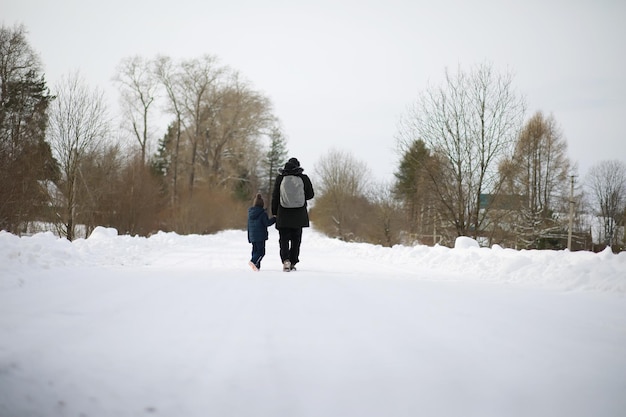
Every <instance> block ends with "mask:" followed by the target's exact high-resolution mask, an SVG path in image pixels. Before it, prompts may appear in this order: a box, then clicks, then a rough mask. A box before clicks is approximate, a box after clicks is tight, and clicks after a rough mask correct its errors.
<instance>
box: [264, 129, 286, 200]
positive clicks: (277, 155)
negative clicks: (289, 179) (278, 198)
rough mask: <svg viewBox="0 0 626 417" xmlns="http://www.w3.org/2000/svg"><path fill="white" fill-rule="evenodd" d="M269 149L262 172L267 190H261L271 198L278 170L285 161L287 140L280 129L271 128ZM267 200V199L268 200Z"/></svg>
mask: <svg viewBox="0 0 626 417" xmlns="http://www.w3.org/2000/svg"><path fill="white" fill-rule="evenodd" d="M269 136H270V148H269V150H268V151H267V154H266V156H265V160H264V161H263V165H264V166H263V172H264V173H265V178H266V180H267V189H265V190H261V191H262V192H264V193H265V194H266V195H268V196H269V197H271V193H272V190H273V188H274V181H275V180H276V175H277V173H278V168H280V167H281V166H282V165H283V164H284V163H285V162H286V161H287V155H288V153H287V152H288V151H287V140H286V139H285V136H284V135H283V133H282V132H281V130H280V128H278V127H276V126H275V127H273V128H272V131H271V133H270V135H269ZM268 200H269V198H268Z"/></svg>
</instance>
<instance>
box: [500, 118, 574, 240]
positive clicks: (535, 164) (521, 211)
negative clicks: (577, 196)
mask: <svg viewBox="0 0 626 417" xmlns="http://www.w3.org/2000/svg"><path fill="white" fill-rule="evenodd" d="M571 169H572V166H571V163H570V161H569V158H568V157H567V143H566V142H565V140H564V138H563V135H562V133H561V131H560V129H559V127H558V126H557V123H556V120H555V119H554V117H553V116H549V117H547V118H546V117H544V115H543V114H542V113H541V112H537V113H535V115H534V116H533V117H531V119H530V120H529V121H528V122H527V123H526V125H525V126H524V128H523V130H522V131H521V133H520V135H519V137H518V140H517V143H516V145H515V151H514V154H513V157H512V158H511V159H510V160H508V161H506V162H504V163H503V164H502V165H501V174H502V176H503V178H504V180H505V186H504V188H503V191H504V192H505V193H506V194H508V195H512V196H518V197H519V198H517V199H515V201H518V202H519V203H520V206H519V207H511V209H516V211H517V214H518V218H517V222H516V226H517V238H518V241H519V242H521V243H523V246H524V247H526V248H537V247H538V245H539V244H540V240H541V239H546V238H549V237H558V236H557V235H558V234H559V232H562V231H563V230H564V228H565V225H564V224H561V223H560V222H559V219H558V217H557V216H556V215H555V212H556V211H557V209H560V208H561V207H560V203H561V202H562V201H566V200H567V199H568V197H567V196H568V193H569V183H570V182H569V177H570V174H571ZM495 198H496V199H497V198H498V197H497V196H496V197H495ZM509 200H512V199H509Z"/></svg>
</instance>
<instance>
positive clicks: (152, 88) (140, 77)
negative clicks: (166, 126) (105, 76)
mask: <svg viewBox="0 0 626 417" xmlns="http://www.w3.org/2000/svg"><path fill="white" fill-rule="evenodd" d="M113 80H114V81H115V82H116V83H117V85H118V88H119V91H120V95H121V102H122V108H123V109H124V112H125V115H126V116H127V117H128V121H129V123H130V129H131V131H132V134H133V135H134V136H135V138H136V139H137V142H138V143H139V149H140V152H141V162H142V163H144V164H145V162H146V148H147V146H148V144H149V141H150V138H151V133H152V132H151V129H150V125H149V116H150V108H151V106H152V104H153V103H154V101H155V98H156V94H157V90H158V87H159V81H158V78H157V77H156V74H155V71H154V70H153V69H152V62H151V61H149V60H147V59H145V58H142V57H140V56H138V55H136V56H133V57H130V58H125V59H123V60H122V61H121V62H120V64H119V65H118V67H117V73H116V75H115V77H114V78H113Z"/></svg>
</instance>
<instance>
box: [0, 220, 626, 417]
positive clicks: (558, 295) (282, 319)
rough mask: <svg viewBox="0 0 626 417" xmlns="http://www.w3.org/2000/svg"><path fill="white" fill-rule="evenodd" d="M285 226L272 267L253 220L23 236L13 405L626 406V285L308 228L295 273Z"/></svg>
mask: <svg viewBox="0 0 626 417" xmlns="http://www.w3.org/2000/svg"><path fill="white" fill-rule="evenodd" d="M274 238H275V236H274V234H272V237H271V238H270V239H271V240H270V241H269V242H268V256H267V258H266V259H265V260H264V262H263V270H262V271H261V272H259V273H254V272H252V271H251V270H249V269H248V267H247V265H246V261H247V256H248V253H249V248H248V245H247V242H245V234H244V233H243V232H227V233H224V234H220V235H217V236H213V237H197V236H196V237H182V236H176V235H174V236H172V235H161V237H160V238H159V239H161V242H159V244H156V243H152V244H151V243H150V242H151V239H148V240H142V241H141V242H142V243H139V244H138V243H137V242H136V240H132V239H131V238H128V239H127V238H124V237H116V238H114V237H109V238H106V237H104V238H102V239H101V240H97V239H94V240H93V241H92V242H90V241H91V240H92V239H88V240H86V241H82V242H75V243H73V244H71V245H70V246H68V245H69V244H66V243H65V242H56V243H55V242H52V243H51V239H41V240H42V241H46V243H42V242H37V244H36V245H34V244H33V245H31V246H28V248H26V247H25V246H24V245H25V244H26V243H24V242H22V243H21V245H22V246H21V249H20V251H21V252H19V255H15V256H13V258H11V259H12V263H9V266H8V267H6V268H5V270H2V269H0V273H2V274H5V273H10V274H11V277H8V276H6V275H4V278H2V279H3V282H4V285H2V286H0V416H2V417H24V416H81V415H84V416H90V417H94V416H142V415H161V416H198V417H200V416H202V417H205V416H220V417H221V416H268V417H269V416H272V417H274V416H341V417H344V416H359V417H363V416H417V415H419V416H465V417H467V416H561V415H562V416H568V417H574V416H581V417H582V416H615V417H617V416H623V415H626V399H625V398H624V395H623V394H624V392H625V389H626V300H625V298H624V295H623V294H622V293H621V292H619V291H618V292H615V291H609V292H597V291H571V290H570V291H564V290H555V289H554V288H552V286H548V287H550V288H546V286H538V285H517V284H511V283H509V282H508V280H506V279H504V280H502V281H503V282H494V280H493V279H492V280H484V279H482V278H481V279H478V278H477V277H475V276H472V275H471V274H469V275H468V274H465V275H464V274H462V273H460V272H459V273H452V272H450V270H449V269H445V268H444V269H442V270H437V269H436V268H433V265H432V264H431V265H429V267H428V268H424V267H423V266H421V265H419V264H415V263H411V262H409V261H408V260H406V259H405V260H404V261H400V260H399V261H398V262H391V261H385V259H386V258H388V259H391V260H393V259H394V256H395V257H398V256H400V254H401V253H405V252H403V249H400V248H398V249H395V248H394V249H389V250H386V251H385V252H384V254H378V255H375V256H374V255H373V254H374V253H377V251H378V250H383V249H382V248H378V249H377V248H375V247H365V246H362V245H354V244H353V245H349V244H344V243H341V242H336V241H332V240H330V239H326V238H323V237H321V236H318V235H315V234H306V233H305V241H304V244H303V253H302V259H303V261H302V263H301V264H300V265H299V266H300V268H299V269H300V270H299V271H297V272H295V273H283V272H281V271H280V266H279V265H278V263H277V262H276V260H275V259H274V258H275V257H276V254H274V253H273V252H275V251H276V248H274V246H276V242H275V241H274V240H272V239H274ZM24 239H26V238H24ZM30 239H35V238H30ZM307 239H308V240H307ZM164 240H167V241H168V242H169V244H168V243H167V242H165V243H164V242H163V241H164ZM133 242H134V243H133ZM31 243H32V242H31ZM81 245H82V246H81ZM9 246H10V245H8V244H7V245H5V246H4V249H7V248H8V249H7V250H11V248H13V249H15V248H14V247H13V246H11V247H9ZM74 247H76V248H77V249H75V248H74ZM394 250H395V251H396V252H394ZM389 251H390V252H389ZM404 251H405V250H404ZM453 251H454V250H450V252H453ZM466 251H468V249H466ZM365 252H366V253H368V254H369V255H368V256H363V254H364V253H365ZM5 253H9V252H5ZM11 253H13V252H11ZM59 253H61V254H65V255H67V259H66V260H64V261H63V262H61V264H57V263H54V262H57V261H53V257H51V256H49V254H57V255H58V254H59ZM96 253H97V255H96ZM394 254H395V255H394ZM563 255H564V256H565V255H566V254H563ZM570 255H571V254H570ZM508 256H513V255H510V254H509V255H508ZM520 256H521V255H520ZM525 256H530V255H528V254H526V255H525ZM538 256H539V255H538ZM541 256H543V255H541ZM20 257H21V259H22V260H16V259H17V258H20ZM490 257H491V258H493V262H501V260H499V258H497V257H495V256H491V255H490ZM24 259H26V260H27V261H24ZM448 259H449V261H450V262H454V261H455V258H454V256H452V255H451V256H449V257H448ZM89 260H91V263H90V262H89ZM481 262H485V260H484V259H482V260H481ZM613 262H614V261H613ZM519 263H520V261H519V259H517V260H515V259H514V260H512V261H510V265H516V264H519ZM617 265H618V266H617V267H616V268H617V270H618V271H619V268H621V266H620V265H623V264H622V263H619V264H617ZM470 267H471V265H469V264H468V268H470ZM509 267H510V266H509ZM546 267H549V265H548V263H546ZM0 268H1V267H0ZM581 268H582V269H584V266H581ZM470 269H471V268H470ZM442 271H443V272H442ZM483 278H484V277H483ZM573 278H575V277H573ZM529 281H530V282H534V279H530V280H529Z"/></svg>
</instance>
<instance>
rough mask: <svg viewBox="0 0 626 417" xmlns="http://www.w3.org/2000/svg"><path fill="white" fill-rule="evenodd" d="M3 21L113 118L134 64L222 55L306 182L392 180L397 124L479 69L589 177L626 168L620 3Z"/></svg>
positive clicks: (288, 9) (383, 5) (86, 14)
mask: <svg viewBox="0 0 626 417" xmlns="http://www.w3.org/2000/svg"><path fill="white" fill-rule="evenodd" d="M0 19H1V21H0V22H1V23H3V24H5V25H7V26H13V25H14V24H16V23H23V24H24V25H25V26H26V28H27V29H28V31H29V36H28V39H29V42H30V44H31V46H32V47H33V48H34V49H35V50H36V51H37V52H39V54H40V56H41V59H42V61H43V64H44V67H45V68H44V71H45V73H46V78H47V80H48V84H49V85H50V86H51V87H53V86H54V85H55V84H56V83H57V82H58V80H59V79H60V78H61V76H64V75H67V74H68V73H70V72H72V71H75V70H79V71H80V73H81V74H82V76H83V77H84V78H85V79H86V80H87V82H88V83H89V84H90V85H91V86H92V87H95V86H98V87H100V88H102V89H104V90H105V92H106V94H107V96H108V100H109V101H110V102H111V104H112V105H115V104H116V103H117V93H116V90H115V88H114V87H113V85H112V84H111V77H112V76H113V74H114V72H115V67H116V66H117V64H118V63H119V62H120V60H121V59H122V58H124V57H128V56H131V55H136V54H139V55H142V56H145V57H146V58H151V57H153V56H154V55H155V54H157V53H159V54H165V55H169V56H171V57H173V58H192V57H199V56H201V55H202V54H205V53H208V54H211V55H216V56H217V57H218V58H219V59H220V62H221V63H222V64H225V65H228V66H231V67H232V68H234V69H236V70H238V71H239V72H240V73H241V75H243V76H244V78H246V79H247V80H249V81H250V83H251V84H252V85H253V87H254V88H255V89H257V90H259V91H262V92H263V93H265V94H266V95H267V96H268V97H269V98H270V99H271V100H272V102H273V104H274V108H275V114H276V115H277V116H278V117H279V118H280V119H281V121H282V124H283V127H284V130H285V132H286V134H287V136H288V140H289V150H290V154H291V155H293V156H296V157H297V158H299V159H300V161H301V163H302V165H303V166H304V167H305V169H306V170H307V171H308V172H309V173H311V172H312V171H313V170H314V167H315V164H316V162H317V161H318V160H319V158H320V157H321V156H322V155H324V154H325V153H326V152H328V150H329V149H331V148H337V149H340V150H346V151H349V152H351V153H353V155H354V156H355V157H356V158H357V159H358V160H360V161H363V162H365V163H366V164H367V165H368V166H369V168H370V169H371V170H372V172H373V174H374V177H375V179H377V180H391V179H392V174H393V172H394V171H395V169H396V166H397V161H398V154H397V151H396V141H395V136H396V133H397V125H398V121H399V119H400V116H401V115H403V114H404V113H405V112H406V109H407V107H408V106H409V105H411V104H412V103H413V102H414V101H415V100H416V99H417V97H418V95H419V94H420V92H421V91H423V90H424V89H425V88H426V87H427V86H428V84H429V83H431V84H433V83H434V84H438V83H439V82H440V81H441V79H442V78H443V75H444V71H445V69H446V68H450V69H456V68H457V67H458V66H459V65H460V66H461V67H462V68H463V69H466V70H469V69H470V68H471V67H472V66H474V65H476V64H478V63H481V62H489V63H491V64H492V65H493V66H494V67H495V69H496V70H498V71H500V72H504V71H507V70H511V71H512V72H513V73H514V74H515V78H514V87H515V88H516V90H517V91H518V92H519V93H520V94H522V95H524V96H525V97H526V99H527V103H528V114H527V117H530V116H531V115H532V113H534V112H536V111H538V110H541V111H543V112H544V113H547V114H549V113H553V114H554V116H555V118H556V120H557V122H558V123H559V124H560V125H561V128H562V130H563V134H564V136H565V138H566V140H567V143H568V146H569V152H568V153H569V156H570V158H571V159H572V160H573V161H574V162H577V163H578V164H579V167H580V169H579V174H581V175H583V176H584V174H585V173H586V172H587V170H588V168H589V167H590V166H591V165H593V164H595V163H597V162H599V161H602V160H606V159H621V160H623V161H626V134H625V133H624V123H623V122H624V120H626V46H625V45H626V24H625V23H624V22H625V21H626V1H623V0H589V1H580V0H570V1H560V0H559V1H552V0H539V1H537V0H525V1H503V0H500V1H497V0H493V1H489V0H474V1H462V0H458V1H454V0H430V1H422V0H369V1H368V0H358V1H353V0H317V1H297V0H291V1H288V0H286V1H280V0H264V1H252V0H223V1H215V0H204V1H199V0H198V1H193V0H169V1H161V0H124V1H122V0H100V1H91V0H59V1H49V0H0ZM160 136H161V134H159V137H160Z"/></svg>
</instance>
